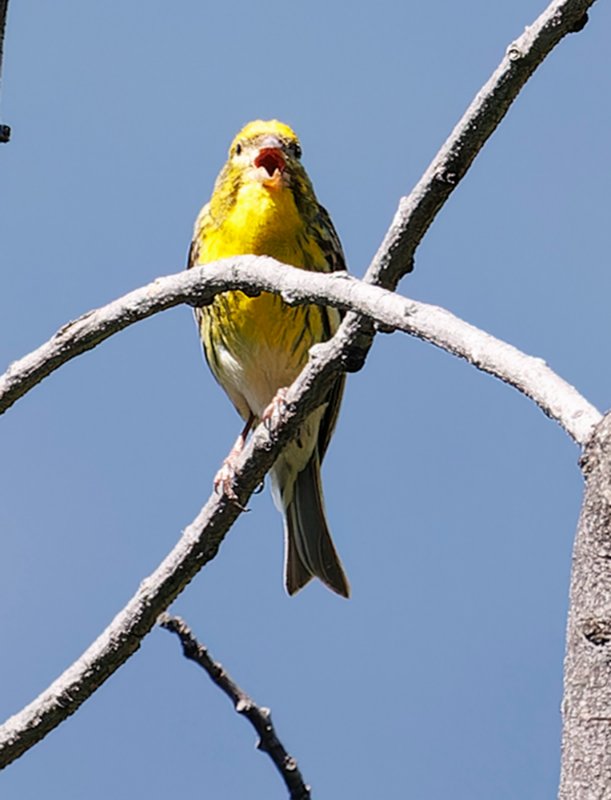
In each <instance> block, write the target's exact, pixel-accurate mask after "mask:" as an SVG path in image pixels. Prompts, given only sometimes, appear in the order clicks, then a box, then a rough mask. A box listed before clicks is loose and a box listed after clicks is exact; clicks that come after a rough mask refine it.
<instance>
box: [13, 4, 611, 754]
mask: <svg viewBox="0 0 611 800" xmlns="http://www.w3.org/2000/svg"><path fill="white" fill-rule="evenodd" d="M593 2H594V0H563V1H562V2H560V0H554V2H553V3H551V5H550V6H549V7H548V9H547V11H546V12H545V13H544V14H543V15H542V16H541V17H540V18H539V20H537V22H535V23H534V25H533V26H532V28H531V29H530V33H529V31H527V33H526V34H525V35H524V36H523V37H521V38H520V39H519V40H518V41H517V42H516V43H515V46H512V47H511V48H510V50H509V51H508V55H507V56H506V58H505V59H504V60H503V62H502V63H501V66H500V67H499V70H497V72H496V73H495V74H494V75H493V77H492V79H491V82H492V83H491V82H489V83H488V84H486V86H485V87H484V88H483V89H482V90H481V91H480V93H479V94H478V96H477V98H476V100H475V101H474V104H473V105H472V106H471V108H470V109H469V110H468V111H467V113H466V115H465V116H464V117H463V120H461V122H460V123H459V125H458V127H457V128H456V129H455V131H454V133H453V134H452V135H451V136H450V139H449V140H448V142H447V143H446V145H444V147H443V148H442V150H441V151H440V155H439V156H438V158H437V159H436V160H435V161H434V162H433V165H432V167H431V168H430V169H429V170H427V172H426V173H425V176H424V177H423V179H422V181H420V183H419V184H418V185H417V186H416V188H415V190H414V191H413V192H412V194H411V195H410V197H409V198H406V199H404V200H402V201H401V203H400V206H399V210H398V212H397V214H396V215H395V218H394V220H393V223H392V225H391V227H390V229H389V231H388V233H387V235H386V237H385V239H384V242H383V243H382V245H381V247H380V250H379V251H378V254H377V256H376V258H375V259H374V261H373V262H372V265H371V267H370V268H369V270H368V272H367V280H368V281H369V282H371V283H378V284H380V285H384V286H386V287H389V288H394V286H395V285H396V283H397V282H398V280H399V279H400V277H401V276H402V275H403V274H405V273H406V272H408V271H409V270H410V269H411V265H412V258H413V253H414V251H415V249H416V247H417V245H418V244H419V242H420V241H421V239H422V237H423V236H424V233H425V232H426V230H427V229H428V227H429V226H430V224H431V222H432V220H433V219H434V218H435V216H436V214H437V213H438V211H439V209H440V208H441V206H442V205H443V203H444V201H445V200H446V199H447V197H448V196H449V194H450V193H451V191H452V190H453V189H454V188H455V186H456V185H457V183H458V182H459V180H460V179H461V178H462V177H463V176H464V174H465V172H466V170H467V169H468V166H469V165H470V163H471V162H472V160H473V158H474V157H475V155H476V154H477V153H478V152H479V150H480V149H481V147H482V146H483V144H484V142H485V141H486V139H487V138H488V137H489V136H490V135H491V133H492V131H493V130H494V128H495V127H496V125H497V124H498V122H499V120H500V119H501V118H502V116H503V115H504V113H506V110H507V108H508V107H509V105H510V103H511V102H512V100H513V99H514V98H515V97H516V96H517V94H518V92H519V90H520V88H521V86H522V85H523V84H524V82H525V81H526V80H527V78H528V77H529V76H530V74H531V73H532V72H533V70H534V69H535V68H536V66H537V64H539V63H540V62H541V61H542V60H543V58H544V57H545V55H547V53H549V52H550V51H551V49H552V48H553V47H554V46H555V45H556V44H557V43H558V42H559V41H560V39H561V38H562V37H563V36H564V35H565V34H566V33H568V32H570V31H571V30H576V29H577V28H578V24H579V22H580V20H581V21H583V16H584V14H585V12H586V11H587V9H588V8H589V7H590V6H591V5H592V4H593ZM444 154H445V155H444ZM457 154H458V155H457ZM427 176H428V177H427ZM207 269H209V267H208V268H207ZM138 291H142V290H138ZM136 294H137V293H132V295H131V297H132V300H133V299H134V297H133V296H134V295H136ZM128 297H130V296H128ZM165 302H166V305H165V307H169V306H171V305H176V302H181V301H180V300H177V301H176V302H171V301H170V299H169V298H166V299H165ZM140 310H141V309H140ZM96 313H99V312H93V314H96ZM135 313H139V312H135ZM150 313H155V312H154V311H150ZM148 315H150V314H146V313H143V314H141V316H148ZM89 316H92V315H89ZM128 317H129V314H128ZM108 322H109V321H108V319H107V320H106V323H107V324H108ZM128 324H130V321H129V320H128V319H126V318H123V319H122V321H121V323H120V326H119V328H117V329H120V327H126V326H127V325H128ZM111 327H112V325H111ZM86 328H87V320H86V319H81V320H77V321H76V322H75V323H73V324H72V325H69V326H67V328H66V329H65V330H64V331H60V333H59V334H58V335H57V336H56V337H55V341H53V340H52V342H51V343H49V344H50V351H49V353H48V356H49V357H48V359H47V358H46V357H45V356H44V354H43V353H41V352H40V349H39V351H35V352H34V353H32V354H30V356H26V358H25V359H22V360H21V361H20V362H18V363H17V364H15V365H13V366H12V367H11V368H10V369H9V370H8V372H7V373H6V374H5V375H4V376H3V377H2V380H1V381H0V398H1V399H2V404H3V405H2V406H0V410H6V408H8V407H9V406H10V405H11V404H12V403H13V402H15V400H16V399H18V398H19V397H20V396H22V395H23V394H25V392H26V391H28V389H29V388H31V387H32V386H33V385H35V384H36V383H38V382H39V381H40V380H42V378H44V377H45V376H46V375H48V374H50V373H51V372H52V371H53V370H54V369H56V368H57V366H59V365H60V364H62V363H65V361H66V360H68V358H73V357H74V356H75V355H77V354H78V353H79V352H81V353H82V352H84V351H85V350H88V349H90V348H92V347H94V346H95V345H96V344H97V343H98V342H99V341H102V340H103V339H104V338H107V336H108V335H110V334H111V333H113V332H114V330H110V332H109V333H105V332H104V326H103V325H102V326H101V327H97V328H96V326H95V325H94V329H95V330H96V331H97V333H96V336H97V339H96V338H95V337H94V338H88V333H86V331H85V329H86ZM374 335H375V330H374V326H373V323H372V322H371V320H370V319H368V318H363V317H360V316H357V315H355V314H351V313H350V314H347V315H346V318H345V319H344V321H343V323H342V325H341V326H340V329H339V331H338V332H337V334H336V335H335V336H334V337H333V339H332V340H331V341H329V342H327V343H325V344H323V345H318V346H317V347H316V348H313V350H312V352H311V354H310V359H309V361H308V365H307V366H306V368H305V369H304V370H303V372H302V373H301V375H300V376H299V377H298V378H297V380H296V381H295V383H294V384H293V385H292V386H291V387H290V389H289V391H288V394H287V411H286V415H285V418H284V419H283V420H279V421H278V423H277V424H276V425H275V426H274V427H273V429H272V430H270V431H269V432H268V431H267V430H266V429H265V428H264V427H262V426H259V428H258V429H257V430H256V431H255V433H254V435H253V437H252V439H251V441H250V442H249V444H248V445H247V447H246V448H245V450H244V452H243V453H242V455H241V457H240V458H239V459H237V461H236V478H235V481H234V490H235V492H236V494H237V495H238V498H239V500H240V503H241V504H242V505H245V504H246V502H247V500H248V497H249V496H250V494H251V493H252V491H253V490H254V489H255V488H256V486H257V485H258V484H259V482H260V481H261V479H262V477H263V475H264V474H265V472H266V471H267V470H268V469H269V467H270V466H271V465H272V463H273V461H274V460H275V458H276V457H277V455H278V453H279V452H280V450H281V448H282V447H283V446H284V444H285V443H286V441H288V439H289V438H290V437H291V436H292V435H293V434H294V432H295V430H296V429H297V426H298V425H299V423H300V422H301V421H302V420H303V419H304V418H305V416H306V415H307V414H308V412H309V411H310V410H311V409H312V408H314V407H315V406H316V405H317V404H318V403H320V402H321V400H322V398H323V397H324V396H325V394H326V392H327V391H328V389H329V387H330V386H331V385H332V382H333V380H334V378H335V376H336V375H337V373H338V372H340V371H341V370H345V371H346V370H347V371H350V370H354V369H358V368H360V366H362V364H363V362H364V359H365V357H366V355H367V352H368V350H369V347H370V346H371V342H372V340H373V336H374ZM73 336H74V340H75V341H77V345H76V346H75V347H76V349H74V350H73V351H72V352H71V354H70V355H69V356H68V358H65V357H64V353H63V349H62V345H63V344H64V345H65V343H66V341H70V340H71V337H73ZM431 340H432V339H431ZM43 347H45V346H43ZM41 357H42V359H43V361H44V363H42V361H41ZM45 359H46V360H45ZM474 361H475V359H474ZM577 397H578V396H577ZM586 406H587V404H586ZM596 413H597V412H596V410H595V409H592V407H591V406H587V408H586V410H585V411H584V416H585V417H588V414H590V415H592V414H593V415H594V416H595V415H596ZM569 416H570V415H569ZM585 427H586V428H587V425H586V426H585ZM567 430H569V428H568V427H567ZM571 435H574V436H575V438H577V440H578V441H580V440H581V437H583V433H574V434H571ZM238 513H239V509H238V508H237V506H236V505H235V504H231V503H229V502H228V501H227V500H226V499H225V498H219V497H216V496H214V495H213V496H212V497H211V498H210V500H209V501H208V503H207V504H206V505H205V506H204V508H203V509H202V511H201V512H200V514H199V515H198V517H197V518H196V519H195V520H194V521H193V523H192V524H191V525H190V526H189V527H188V528H187V529H186V530H185V532H184V533H183V536H182V537H181V539H180V541H179V542H178V543H177V545H176V547H175V548H174V549H173V550H172V552H171V553H170V554H169V555H168V556H167V558H166V559H165V560H164V561H163V562H162V563H161V564H160V566H159V567H158V568H157V570H156V571H155V572H154V573H153V574H152V575H151V576H150V578H148V579H146V580H145V581H144V582H143V583H142V584H141V586H140V588H139V590H138V591H137V592H136V594H135V595H134V597H133V598H132V599H131V600H130V601H129V603H128V604H127V605H126V606H125V608H124V609H123V610H122V611H121V612H120V613H119V614H118V615H117V617H115V619H114V620H113V622H112V623H111V624H110V625H109V627H108V628H107V629H106V631H104V632H103V633H102V634H101V636H100V637H99V638H98V639H97V640H96V641H95V642H94V643H93V644H92V645H91V646H90V648H89V649H88V650H87V651H86V652H85V653H84V655H83V656H81V658H80V659H79V660H78V661H76V662H75V663H74V664H73V665H72V666H71V667H70V668H69V669H68V670H66V672H65V673H64V674H63V675H62V676H61V677H60V678H58V679H57V680H56V681H55V682H54V683H53V684H52V685H51V686H50V687H49V688H48V689H47V690H46V691H45V692H43V694H41V695H40V696H39V697H38V698H37V699H36V700H35V701H33V702H32V703H30V705H29V706H27V707H26V708H24V709H23V710H22V711H21V712H19V713H18V714H16V715H15V716H14V717H12V718H11V719H9V720H8V721H7V722H6V723H5V724H4V725H3V726H2V727H0V767H3V766H6V765H7V764H9V763H10V762H11V761H13V760H14V759H15V758H17V757H18V756H19V755H21V754H22V753H23V752H24V751H25V750H27V749H28V748H30V747H32V746H33V745H34V744H35V743H36V742H38V741H40V739H42V738H43V737H44V736H45V735H46V734H47V733H48V732H49V731H50V730H52V729H53V728H54V727H56V726H57V725H59V723H60V722H62V721H63V720H64V719H66V718H67V717H68V716H69V715H70V714H72V713H73V712H74V711H75V710H76V709H77V708H78V707H79V706H80V704H81V703H82V702H84V700H85V699H86V698H87V697H89V696H90V695H91V694H92V693H93V692H94V691H95V689H96V688H97V687H98V686H100V685H101V684H102V683H103V682H104V681H105V680H106V678H108V677H109V676H110V675H111V674H112V673H113V672H114V671H115V670H116V669H118V667H119V666H120V665H121V664H122V663H123V662H124V661H125V660H126V659H127V658H129V656H130V655H131V654H132V653H133V652H135V650H137V649H138V647H139V645H140V641H141V639H142V638H143V637H144V636H145V635H146V633H147V632H148V631H149V630H150V629H151V627H152V626H153V624H154V622H155V619H156V617H157V616H158V615H159V614H160V613H161V612H162V611H164V610H165V609H166V608H167V606H168V605H169V604H170V603H171V602H172V600H173V599H174V598H175V597H176V596H177V595H178V594H179V592H181V591H182V589H184V587H185V586H186V585H187V584H188V582H189V581H190V580H191V579H192V578H193V577H194V575H195V574H196V573H197V571H198V570H199V569H200V568H201V567H202V566H203V565H204V564H205V563H206V562H207V561H209V560H210V559H211V558H213V557H214V555H215V554H216V552H217V550H218V548H219V546H220V543H221V541H222V539H223V537H224V535H225V533H226V532H227V530H228V529H229V527H230V526H231V524H232V523H233V521H234V520H235V518H236V517H237V515H238Z"/></svg>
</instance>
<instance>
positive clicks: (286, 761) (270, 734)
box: [158, 614, 311, 800]
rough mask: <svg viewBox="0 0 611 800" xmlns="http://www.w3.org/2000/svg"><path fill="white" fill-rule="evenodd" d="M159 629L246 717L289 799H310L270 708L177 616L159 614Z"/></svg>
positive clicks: (259, 746)
mask: <svg viewBox="0 0 611 800" xmlns="http://www.w3.org/2000/svg"><path fill="white" fill-rule="evenodd" d="M158 622H159V624H160V625H161V627H162V628H165V629H166V630H168V631H170V632H171V633H175V634H176V635H177V636H178V638H179V639H180V642H181V644H182V649H183V653H184V655H185V657H186V658H188V659H189V660H190V661H194V662H195V663H196V664H199V666H200V667H201V668H202V669H204V670H205V671H206V672H207V673H208V675H209V677H210V678H211V680H212V681H213V683H215V684H216V685H217V686H218V687H219V689H220V690H221V691H222V692H224V693H225V694H226V695H227V697H229V698H230V700H231V701H232V702H233V705H234V708H235V710H236V711H237V712H238V714H241V715H242V716H244V717H246V718H247V719H248V721H249V722H250V724H251V725H252V726H253V728H254V729H255V731H256V732H257V734H258V735H259V741H258V742H257V748H258V749H259V750H261V751H262V752H264V753H267V754H268V756H269V757H270V758H271V760H272V762H273V763H274V766H275V767H276V769H277V770H278V772H279V773H280V775H281V776H282V780H283V781H284V783H285V785H286V788H287V789H288V790H289V797H290V798H291V800H311V794H310V787H309V786H307V785H306V784H305V782H304V780H303V777H302V775H301V772H300V771H299V768H298V766H297V762H296V760H295V759H294V758H293V756H291V755H290V754H289V753H287V751H286V750H285V748H284V745H283V744H282V742H281V741H280V739H279V738H278V736H277V734H276V731H275V729H274V726H273V723H272V716H271V712H270V710H269V708H264V707H262V706H258V705H257V704H256V703H255V702H254V700H252V698H251V697H249V695H247V694H246V692H245V691H244V690H243V689H241V688H240V687H239V686H238V684H237V683H235V681H234V680H233V679H232V678H231V677H230V676H229V675H228V674H227V671H226V670H225V668H224V667H223V665H222V664H220V663H219V662H218V661H214V659H213V658H212V657H211V656H210V654H209V653H208V650H207V649H206V648H205V647H204V646H203V645H202V644H200V643H199V642H198V640H197V639H196V638H195V636H193V634H192V632H191V630H190V628H189V627H188V626H187V624H186V623H185V622H184V620H182V619H181V618H180V617H174V616H171V615H170V614H161V616H160V617H159V619H158Z"/></svg>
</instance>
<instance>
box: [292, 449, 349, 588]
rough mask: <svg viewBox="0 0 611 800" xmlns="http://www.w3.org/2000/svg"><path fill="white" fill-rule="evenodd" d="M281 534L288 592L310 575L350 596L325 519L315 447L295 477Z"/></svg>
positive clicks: (300, 585)
mask: <svg viewBox="0 0 611 800" xmlns="http://www.w3.org/2000/svg"><path fill="white" fill-rule="evenodd" d="M284 535H285V539H286V545H285V546H286V551H285V559H286V561H285V570H284V580H285V585H286V590H287V592H288V593H289V594H295V592H297V591H299V589H301V588H302V587H303V586H305V585H306V583H308V581H309V580H310V579H311V578H320V580H321V581H322V582H323V583H324V584H325V585H326V586H328V587H329V589H332V590H333V591H334V592H337V594H339V595H341V596H342V597H350V585H349V583H348V579H347V578H346V575H345V573H344V569H343V567H342V564H341V561H340V560H339V556H338V555H337V552H336V551H335V547H334V545H333V541H332V539H331V534H330V533H329V527H328V525H327V520H326V518H325V507H324V501H323V496H322V485H321V482H320V461H319V458H318V452H317V451H316V450H315V451H314V453H313V455H312V458H311V459H310V460H309V461H308V463H307V465H306V467H305V469H303V470H302V471H301V472H300V473H299V474H298V475H297V478H296V480H295V484H294V488H293V498H292V500H291V502H290V503H289V504H288V506H287V507H286V509H285V515H284Z"/></svg>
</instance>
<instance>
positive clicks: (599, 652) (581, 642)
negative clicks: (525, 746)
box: [559, 414, 611, 800]
mask: <svg viewBox="0 0 611 800" xmlns="http://www.w3.org/2000/svg"><path fill="white" fill-rule="evenodd" d="M581 467H582V470H583V473H584V477H585V480H586V489H585V495H584V500H583V506H582V509H581V515H580V518H579V525H578V528H577V536H576V539H575V547H574V550H573V571H572V577H571V596H570V608H569V618H568V630H567V644H566V659H565V675H564V699H563V703H562V713H563V719H564V731H563V736H562V775H561V781H560V792H559V798H560V800H603V798H607V799H609V798H611V414H607V415H606V416H605V417H604V419H603V420H602V422H601V423H600V424H599V425H598V426H597V427H596V428H595V430H594V433H593V435H592V437H591V439H590V440H589V442H588V443H587V445H586V447H585V450H584V455H583V458H582V460H581Z"/></svg>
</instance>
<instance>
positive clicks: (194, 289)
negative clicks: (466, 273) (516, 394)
mask: <svg viewBox="0 0 611 800" xmlns="http://www.w3.org/2000/svg"><path fill="white" fill-rule="evenodd" d="M228 289H241V290H242V291H246V292H248V293H249V294H253V293H256V292H258V291H261V290H264V291H272V292H279V293H280V294H281V295H282V296H283V297H284V299H285V300H287V301H289V302H291V303H311V302H319V303H324V304H326V305H333V306H336V307H338V308H343V309H350V310H352V311H355V312H358V314H360V315H363V316H365V317H368V318H369V319H370V320H373V321H374V322H375V323H377V325H378V326H383V327H384V329H387V330H388V329H391V330H401V331H404V332H405V333H409V334H411V335H412V336H417V337H418V338H420V339H424V340H426V341H429V342H431V343H433V344H435V345H436V346H437V347H440V348H442V349H443V350H447V351H448V352H450V353H453V354H454V355H457V356H460V357H461V358H464V359H466V360H467V361H469V363H471V364H473V365H474V366H476V367H477V368H478V369H481V370H483V371H485V372H488V373H490V374H491V375H494V376H495V377H497V378H500V379H501V380H503V381H505V382H506V383H509V384H511V385H512V386H514V387H515V388H516V389H518V391H520V392H522V393H523V394H525V395H526V396H527V397H530V398H531V399H532V400H534V402H535V403H536V404H537V405H538V406H539V407H540V408H541V409H542V411H543V412H544V413H545V414H546V415H547V416H549V417H551V418H552V419H555V420H557V421H558V422H559V423H560V425H561V426H562V427H563V428H564V429H565V430H566V431H567V433H568V434H569V435H570V436H571V437H572V438H573V439H574V440H575V441H576V442H578V443H579V444H584V443H585V441H586V440H587V438H588V436H589V434H590V431H591V430H592V428H593V427H594V425H596V424H597V423H598V422H599V421H600V419H601V415H600V413H599V412H598V411H597V410H596V409H595V408H594V407H593V406H592V405H590V404H589V403H588V402H587V401H586V400H585V399H584V398H583V397H582V396H581V395H580V394H579V392H577V390H576V389H574V388H573V387H572V386H571V385H570V384H568V383H566V381H564V380H562V378H560V377H559V376H558V375H556V374H555V373H554V372H553V371H552V370H551V369H549V367H547V366H546V365H545V363H544V362H543V361H542V360H541V359H539V358H533V357H531V356H527V355H525V354H524V353H521V352H520V351H519V350H517V349H516V348H515V347H512V346H511V345H509V344H506V343H505V342H502V341H500V340H499V339H495V338H494V337H493V336H490V335H489V334H487V333H484V332H483V331H481V330H479V329H478V328H475V327H473V326H472V325H469V324H468V323H466V322H463V321H462V320H460V319H459V318H458V317H455V316H454V315H453V314H451V313H450V312H449V311H445V310H444V309H441V308H437V307H436V306H431V305H427V304H426V303H420V302H417V301H415V300H408V299H407V298H404V297H401V296H400V295H397V294H395V293H394V292H388V291H386V290H385V289H380V288H379V287H376V286H370V285H368V284H366V283H364V282H363V281H359V280H357V279H356V278H350V277H348V276H346V275H345V273H335V274H333V275H325V274H321V273H315V272H307V271H305V270H300V269H296V268H295V267H289V266H286V265H284V264H280V263H278V262H276V261H274V260H273V259H271V258H266V257H257V256H242V257H239V258H232V259H226V260H224V261H219V262H216V263H215V264H207V265H206V266H204V267H198V268H196V269H193V270H189V271H188V272H181V273H178V274H177V275H170V276H168V277H165V278H159V279H158V280H156V281H154V282H153V283H151V284H148V286H144V287H143V288H141V289H136V290H135V291H133V292H130V293H129V294H127V295H125V296H124V297H122V298H119V299H118V300H115V301H114V302H112V303H109V304H108V305H107V306H103V307H102V308H99V309H97V310H95V311H91V312H89V313H88V314H85V315H84V316H83V317H81V318H80V319H78V320H76V321H75V322H73V323H70V324H68V325H66V326H64V327H63V328H61V330H60V331H58V333H57V334H55V336H53V337H52V338H51V339H50V340H49V341H48V342H46V343H45V344H44V345H42V346H41V347H39V348H38V349H37V350H35V351H34V352H32V353H30V354H29V355H27V356H25V357H24V358H22V359H20V360H19V361H17V362H15V363H14V364H12V365H11V367H10V368H9V369H8V371H7V372H6V373H5V374H4V375H2V376H0V413H1V412H3V411H5V410H6V409H7V408H9V406H10V405H11V404H12V403H14V402H15V401H16V400H17V398H19V397H21V396H23V394H25V393H26V392H27V391H28V389H29V388H31V387H32V386H34V385H35V384H36V383H38V382H39V381H40V380H42V378H43V377H45V376H46V375H49V374H50V373H51V371H53V370H55V369H57V368H58V367H59V366H60V365H61V364H64V363H66V361H69V360H70V359H71V358H74V357H75V356H77V355H79V354H81V353H83V352H85V351H86V350H88V349H89V348H91V347H94V346H95V345H96V344H98V343H100V342H101V341H103V340H104V339H106V338H108V337H109V336H111V335H112V334H113V333H116V332H117V331H120V330H123V328H126V327H127V326H128V325H132V324H133V323H135V322H137V321H138V320H141V319H144V318H146V317H148V316H151V315H152V314H154V313H157V312H158V311H162V310H164V309H167V308H170V307H172V306H175V305H177V304H179V303H189V304H191V305H201V304H202V303H206V302H210V300H211V299H212V297H213V296H214V294H216V293H218V292H221V291H226V290H228Z"/></svg>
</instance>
